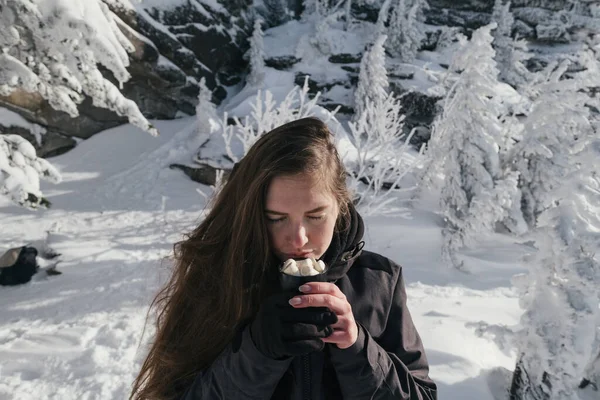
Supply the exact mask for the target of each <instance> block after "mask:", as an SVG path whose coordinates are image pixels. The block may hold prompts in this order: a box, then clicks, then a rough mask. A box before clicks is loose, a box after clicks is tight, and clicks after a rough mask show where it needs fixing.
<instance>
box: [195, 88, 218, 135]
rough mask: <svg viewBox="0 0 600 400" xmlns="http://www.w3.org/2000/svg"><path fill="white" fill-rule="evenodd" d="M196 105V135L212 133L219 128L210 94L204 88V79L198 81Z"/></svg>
mask: <svg viewBox="0 0 600 400" xmlns="http://www.w3.org/2000/svg"><path fill="white" fill-rule="evenodd" d="M199 86H200V91H199V93H198V104H197V105H196V120H197V121H198V133H200V134H202V133H213V132H215V131H216V130H218V128H219V124H218V120H219V117H218V116H217V109H216V107H215V104H214V103H213V102H212V92H211V91H210V89H209V88H207V87H206V79H205V78H202V79H200V83H199Z"/></svg>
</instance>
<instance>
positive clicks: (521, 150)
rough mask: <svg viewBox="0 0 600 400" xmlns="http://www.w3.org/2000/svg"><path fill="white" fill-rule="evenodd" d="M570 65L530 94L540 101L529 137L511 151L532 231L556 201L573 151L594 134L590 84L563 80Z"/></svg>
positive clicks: (528, 123)
mask: <svg viewBox="0 0 600 400" xmlns="http://www.w3.org/2000/svg"><path fill="white" fill-rule="evenodd" d="M569 64H570V62H569V61H563V62H562V63H561V64H560V65H558V66H556V65H554V66H550V67H549V68H548V69H549V71H546V72H545V73H549V75H548V77H547V78H546V80H545V81H543V82H541V83H537V84H534V85H532V87H531V88H529V89H528V92H530V93H537V98H535V99H534V100H533V103H532V106H531V110H530V111H529V113H528V115H527V118H526V120H525V122H524V137H523V138H522V140H521V141H520V142H519V143H517V144H516V145H515V146H514V148H513V150H512V156H511V157H512V163H513V166H514V169H515V170H517V171H518V172H519V174H520V182H519V187H520V189H521V192H522V195H523V198H522V202H521V204H522V212H523V216H524V218H525V220H526V221H527V223H528V225H529V226H530V227H534V226H535V225H536V220H537V218H538V216H539V215H540V214H541V213H542V212H543V211H544V210H545V209H547V208H549V207H551V206H552V204H553V203H554V201H555V200H556V199H555V198H554V194H555V193H556V191H555V189H556V188H557V187H559V186H560V185H561V184H562V182H563V180H564V179H565V177H566V173H567V172H568V168H567V167H568V165H569V164H572V163H573V162H575V161H574V158H573V157H572V154H571V151H572V148H573V146H574V145H575V144H577V141H578V140H580V139H581V135H582V134H583V132H586V131H588V130H589V129H591V125H590V121H589V114H590V111H589V108H588V107H586V103H587V102H589V100H590V97H589V95H588V94H586V93H585V91H583V89H584V88H585V87H586V86H587V85H588V83H586V82H585V81H583V80H581V79H580V78H578V79H561V78H562V76H563V74H564V72H565V71H566V70H567V68H568V65H569Z"/></svg>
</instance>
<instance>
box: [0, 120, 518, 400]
mask: <svg viewBox="0 0 600 400" xmlns="http://www.w3.org/2000/svg"><path fill="white" fill-rule="evenodd" d="M153 123H155V124H156V126H157V127H158V129H160V131H161V132H163V134H162V135H161V136H160V137H157V138H153V137H150V136H148V135H147V134H145V133H143V132H141V131H139V130H137V129H135V128H132V127H131V126H130V125H127V126H123V127H119V128H114V129H110V130H107V131H104V132H102V133H101V134H98V135H95V136H93V137H92V138H90V139H89V140H86V141H83V142H81V143H80V145H79V146H78V147H76V148H75V149H73V150H72V151H70V152H69V153H67V154H65V155H62V156H59V157H55V158H52V159H50V161H51V162H52V163H53V164H54V165H56V166H57V167H58V168H59V169H60V170H61V171H62V175H63V179H64V180H63V183H61V184H60V185H47V184H45V183H43V182H42V188H43V190H44V192H45V194H46V196H47V197H48V198H49V200H51V201H52V202H53V207H52V208H51V209H50V210H39V211H37V212H36V213H31V212H28V211H26V210H24V209H21V208H18V207H16V206H12V205H10V204H9V203H8V201H7V200H5V199H1V200H0V220H1V221H2V228H3V229H1V230H0V243H2V247H3V248H10V247H14V246H20V245H23V244H25V243H28V242H31V241H34V240H39V239H40V238H42V237H43V236H44V232H45V231H46V230H52V231H53V232H54V234H53V239H52V242H51V243H50V245H51V246H52V247H53V248H54V249H55V250H56V251H58V252H60V253H62V254H63V255H62V262H61V263H60V264H59V270H61V271H62V272H63V275H61V276H58V277H36V278H35V279H34V281H33V282H32V283H30V284H27V285H24V286H20V287H0V304H2V305H3V307H2V308H0V369H1V374H0V398H2V399H13V398H14V399H16V398H18V399H20V400H21V399H23V400H26V399H39V394H40V393H44V395H45V398H48V399H61V400H68V399H98V398H102V399H122V398H125V397H126V396H127V394H128V390H129V388H130V385H131V382H132V380H133V378H134V377H135V374H136V372H137V371H138V370H139V367H140V362H141V357H143V355H144V349H145V347H144V345H143V344H144V343H146V340H147V339H148V337H149V336H150V335H151V331H152V329H151V327H149V328H148V330H147V332H146V336H145V337H144V338H142V330H143V327H144V318H145V315H146V312H147V308H148V305H149V302H150V300H151V298H152V296H153V294H154V293H155V292H156V290H157V289H158V287H159V284H160V282H162V281H163V280H164V278H165V276H166V272H167V268H168V266H169V265H170V264H169V261H168V259H167V258H166V257H167V256H168V255H169V253H170V251H171V248H172V244H173V243H174V242H176V241H177V240H180V239H181V238H182V234H183V233H185V232H186V231H188V230H190V229H191V228H193V227H194V226H195V224H196V223H198V221H199V220H200V218H201V216H202V212H203V211H202V210H203V207H204V199H203V198H202V196H200V195H199V194H198V193H197V192H196V188H198V187H201V189H202V190H203V191H205V192H207V193H209V192H210V189H209V188H206V187H202V185H198V184H196V183H194V182H192V181H190V180H189V179H188V178H187V177H185V176H184V175H183V174H182V173H181V172H180V171H175V170H170V169H168V168H167V167H166V166H167V164H168V162H169V159H171V160H173V159H178V158H179V159H188V157H189V152H190V150H191V149H192V150H193V149H195V148H196V147H193V146H188V144H189V143H191V142H193V141H198V140H201V138H195V137H194V132H195V122H194V118H193V117H190V118H182V119H178V120H174V121H170V122H163V121H153ZM429 203H431V204H433V203H435V202H434V201H431V202H429ZM429 203H428V202H427V201H425V202H424V203H423V204H429ZM366 225H367V230H366V235H365V239H366V241H367V248H368V249H371V250H373V251H378V252H381V253H383V254H384V255H387V256H390V257H392V258H393V259H394V260H396V261H398V262H399V263H401V264H402V265H403V266H404V273H405V276H406V281H407V283H408V285H407V286H408V289H407V290H408V296H409V307H410V309H411V312H412V315H413V318H414V320H415V323H416V325H417V328H418V330H419V332H420V334H421V335H422V337H423V341H424V343H425V347H426V350H427V355H428V357H429V360H430V363H431V376H432V377H433V379H435V380H436V382H437V383H438V385H439V387H440V398H450V399H452V398H462V399H478V400H488V399H489V400H491V399H493V398H494V397H493V396H492V394H491V392H490V390H489V389H488V386H487V380H486V379H487V378H486V377H487V374H488V373H489V372H490V371H491V370H492V369H493V368H496V367H503V368H507V369H511V368H513V367H514V361H515V360H514V355H513V354H511V355H507V354H505V353H504V352H503V351H501V350H500V349H499V348H498V347H497V346H496V345H495V344H494V343H493V342H492V341H491V340H488V339H484V338H480V337H477V336H476V335H475V333H474V332H475V330H474V328H472V327H468V326H467V324H468V323H479V322H480V321H483V322H485V323H487V324H505V325H509V326H510V325H515V324H516V323H517V322H518V319H519V316H520V314H521V311H520V309H519V307H518V302H517V300H518V299H517V296H516V294H515V293H514V292H513V290H512V289H511V285H510V277H511V276H512V275H513V274H514V273H516V272H523V271H524V267H523V266H521V265H520V264H519V261H518V260H519V258H520V256H521V255H522V254H523V253H524V248H523V246H521V245H516V244H514V243H512V241H511V240H510V238H508V237H504V236H501V235H496V236H494V237H493V238H490V240H488V241H486V242H484V243H483V244H482V245H481V246H480V247H478V248H477V249H474V250H472V251H470V252H468V253H465V254H463V256H464V257H465V262H466V263H468V264H469V265H470V266H471V268H470V269H471V270H473V271H474V272H473V274H471V275H467V274H463V273H461V272H458V271H456V270H454V269H450V268H448V267H447V266H445V265H443V264H442V263H441V260H440V258H439V254H440V246H441V233H440V229H441V224H440V221H439V217H438V216H437V214H435V213H434V212H432V211H430V210H419V209H417V210H415V211H414V212H413V214H412V216H411V219H402V218H389V217H385V218H384V217H373V218H367V219H366ZM475 266H478V268H475ZM140 344H141V346H140ZM15 393H18V397H14V396H15Z"/></svg>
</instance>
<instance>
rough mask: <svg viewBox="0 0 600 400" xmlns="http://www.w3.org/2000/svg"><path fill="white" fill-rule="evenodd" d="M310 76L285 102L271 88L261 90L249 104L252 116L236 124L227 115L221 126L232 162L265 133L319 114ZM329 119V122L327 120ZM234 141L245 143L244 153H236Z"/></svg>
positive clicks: (318, 95) (287, 96) (237, 119)
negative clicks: (310, 85)
mask: <svg viewBox="0 0 600 400" xmlns="http://www.w3.org/2000/svg"><path fill="white" fill-rule="evenodd" d="M308 91H309V87H308V76H307V77H306V78H305V80H304V85H303V86H302V88H300V87H299V86H294V88H293V89H292V90H291V91H290V92H289V93H288V94H287V95H286V96H285V98H284V99H283V101H281V102H280V103H279V105H278V104H277V102H276V100H275V99H274V97H273V94H272V93H271V92H270V91H269V90H265V91H264V92H263V91H261V90H259V91H258V94H257V95H256V97H255V99H254V102H253V103H251V105H250V107H251V108H252V111H251V112H250V115H248V116H246V117H245V118H244V119H243V120H240V119H239V118H237V117H234V118H233V119H234V121H235V126H228V125H227V114H225V117H224V118H223V120H222V123H221V129H222V131H221V132H222V135H223V139H224V140H225V148H226V151H227V155H228V157H229V158H231V160H232V161H233V162H237V161H239V159H240V158H241V157H243V156H244V155H246V153H247V152H248V150H249V149H250V147H252V145H253V144H254V143H255V142H256V141H257V140H258V138H260V137H261V136H262V135H263V134H265V133H266V132H269V131H270V130H272V129H274V128H276V127H278V126H280V125H283V124H285V123H287V122H291V121H294V120H297V119H301V118H305V117H309V116H313V115H316V114H317V109H318V105H317V102H318V100H319V97H320V95H321V93H320V92H318V93H317V94H316V95H315V96H314V97H313V98H312V99H311V98H310V97H309V95H308ZM334 115H335V111H333V112H331V113H329V118H332V117H333V116H334ZM325 122H327V121H325ZM234 140H236V141H237V142H238V143H240V144H241V145H242V154H236V152H235V151H234V148H233V143H234Z"/></svg>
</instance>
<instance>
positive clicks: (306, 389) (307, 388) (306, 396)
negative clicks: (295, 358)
mask: <svg viewBox="0 0 600 400" xmlns="http://www.w3.org/2000/svg"><path fill="white" fill-rule="evenodd" d="M302 362H303V364H304V373H303V375H304V396H303V399H304V400H311V396H310V355H308V354H307V355H305V356H302Z"/></svg>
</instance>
